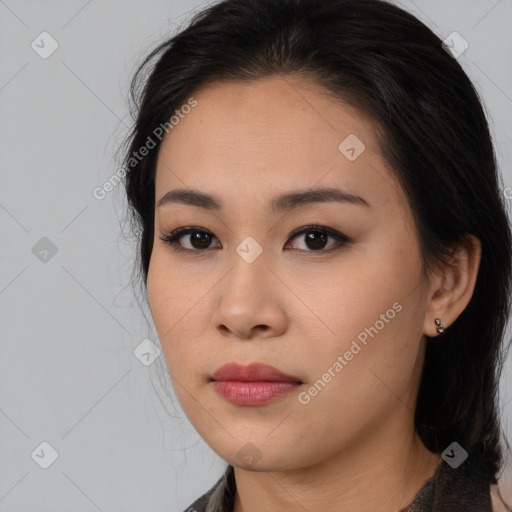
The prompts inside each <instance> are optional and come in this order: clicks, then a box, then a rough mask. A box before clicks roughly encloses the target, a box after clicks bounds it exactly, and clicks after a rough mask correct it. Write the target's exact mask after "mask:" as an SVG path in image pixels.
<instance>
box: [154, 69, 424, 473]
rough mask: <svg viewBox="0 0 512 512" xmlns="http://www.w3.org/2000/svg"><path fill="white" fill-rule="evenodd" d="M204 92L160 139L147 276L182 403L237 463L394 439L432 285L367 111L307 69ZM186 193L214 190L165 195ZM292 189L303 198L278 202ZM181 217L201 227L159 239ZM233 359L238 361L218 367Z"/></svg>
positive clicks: (300, 460)
mask: <svg viewBox="0 0 512 512" xmlns="http://www.w3.org/2000/svg"><path fill="white" fill-rule="evenodd" d="M194 98H195V100H196V101H197V105H196V106H195V107H194V108H193V109H191V111H190V112H189V113H188V114H187V115H186V116H183V118H182V119H181V120H180V122H179V124H177V125H175V126H174V127H173V129H172V130H170V131H169V133H168V134H167V135H166V137H165V138H164V140H163V142H162V146H161V148H160V151H159V155H158V163H157V172H156V183H155V187H156V188H155V192H156V205H155V239H154V246H153V252H152V256H151V261H150V266H149V272H148V280H147V289H148V297H149V302H150V308H151V312H152V316H153V319H154V322H155V326H156V329H157V333H158V336H159V339H160V343H161V346H162V349H163V354H164V357H165V360H166V363H167V367H168V370H169V373H170V376H171V379H172V382H173V385H174V389H175V391H176V394H177V397H178V399H179V401H180V404H181V406H182V407H183V409H184V411H185V413H186V415H187V416H188V418H189V420H190V421H191V423H192V424H193V426H194V427H195V428H196V430H197V431H198V433H199V434H200V435H201V436H202V437H203V438H204V440H205V441H206V442H207V443H208V444H209V445H210V446H211V447H212V448H213V450H214V451H216V453H217V454H218V455H219V456H220V457H222V458H223V459H224V460H226V461H227V462H228V463H230V464H232V465H234V466H238V467H244V468H253V469H260V470H265V471H266V470H286V469H293V468H301V467H306V466H310V465H314V464H318V463H320V462H321V461H324V460H327V459H329V458H330V457H333V456H334V455H335V454H337V453H340V452H341V451H343V450H349V449H354V448H355V447H360V448H361V449H363V447H364V446H368V447H369V446H370V445H372V446H373V448H375V447H376V446H377V445H378V444H379V443H380V445H381V446H382V445H384V444H385V445H386V446H387V447H388V448H389V447H390V443H393V442H397V441H393V439H397V438H398V436H397V435H396V432H397V430H396V429H397V428H398V429H409V428H410V427H411V425H412V421H413V419H412V418H413V411H414V401H415V399H416V394H417V388H418V383H419V377H420V371H421V366H422V357H423V349H424V341H425V339H424V337H423V324H424V319H425V311H426V305H425V302H426V299H425V297H426V296H427V293H426V292H427V288H426V286H427V285H426V283H425V281H424V279H423V274H422V267H421V257H420V250H419V244H418V237H417V232H416V229H415V226H414V222H413V215H412V212H411V209H410V208H409V206H408V205H407V202H406V199H405V195H404V193H403V191H402V190H401V188H400V187H399V185H398V182H397V180H396V178H395V177H394V175H393V173H392V170H391V169H390V168H389V167H388V165H387V163H386V162H385V161H384V160H383V158H382V157H381V155H380V152H379V147H378V145H377V142H376V138H375V135H374V133H373V125H372V122H371V120H369V119H367V118H365V117H363V116H362V115H361V113H359V112H358V111H356V110H354V109H352V108H351V107H349V106H348V105H346V104H344V103H343V102H341V101H340V100H339V99H335V98H333V97H332V96H330V95H328V94H327V93H326V92H325V91H324V90H323V89H322V88H320V86H318V85H315V84H314V83H313V82H310V81H308V80H307V79H305V78H303V77H302V78H301V77H297V76H295V77H294V76H287V77H286V79H284V78H270V79H264V80H259V81H256V82H252V83H250V84H247V83H246V84H237V83H232V82H216V83H214V84H210V85H208V86H207V87H205V88H203V89H201V90H199V91H198V92H197V93H195V94H194ZM178 189H184V190H185V191H186V192H189V193H190V192H191V191H192V190H193V191H195V192H199V193H201V194H208V195H209V196H213V197H214V199H215V202H212V201H208V202H204V201H203V202H201V201H199V200H198V199H197V196H195V199H194V201H192V200H191V198H192V196H191V195H189V196H188V200H187V196H186V195H185V194H181V195H179V196H176V195H175V197H174V200H171V199H172V198H169V196H167V199H168V200H167V201H163V203H162V204H161V205H159V204H158V203H159V202H160V200H161V199H162V198H164V196H166V194H168V193H169V192H172V191H176V190H178ZM320 189H330V191H331V193H330V194H325V193H324V194H321V193H318V194H316V195H315V194H311V193H312V192H313V191H318V190H320ZM335 191H338V192H337V194H336V193H334V192H335ZM293 193H299V194H302V193H308V194H309V195H308V194H306V195H305V196H303V197H302V200H301V201H299V202H297V201H294V197H295V199H297V197H299V196H293V195H291V196H289V197H288V198H285V199H282V200H281V201H279V198H280V197H281V196H288V195H290V194H293ZM217 203H218V204H217ZM214 204H215V205H216V206H215V207H214ZM179 228H193V229H191V230H190V231H189V232H183V231H182V232H181V233H180V232H178V233H177V234H175V235H176V236H174V237H173V242H172V243H169V242H168V241H163V240H162V239H165V238H166V237H168V235H169V234H170V233H172V232H173V231H175V230H177V229H179ZM227 363H237V364H238V365H241V367H242V368H238V369H239V370H240V371H241V373H239V374H238V375H236V374H231V375H230V374H225V375H224V376H219V375H218V374H217V379H216V380H212V378H213V377H214V374H215V373H216V371H217V370H218V369H219V368H220V367H222V366H223V365H225V364H227ZM251 363H261V364H264V365H270V366H272V367H274V368H275V369H277V370H279V371H280V372H283V373H284V374H286V375H287V376H289V377H291V379H290V380H292V381H293V383H291V382H288V381H287V380H286V379H284V378H283V377H282V376H281V377H280V376H278V375H277V374H276V373H272V372H270V373H266V372H265V371H263V372H260V373H258V372H257V371H255V372H250V371H249V370H247V369H246V368H245V367H246V366H247V365H250V364H251ZM244 370H245V371H244ZM267 370H268V369H267ZM247 379H249V380H252V381H253V382H247V381H246V380H247ZM399 431H401V432H405V431H406V430H399Z"/></svg>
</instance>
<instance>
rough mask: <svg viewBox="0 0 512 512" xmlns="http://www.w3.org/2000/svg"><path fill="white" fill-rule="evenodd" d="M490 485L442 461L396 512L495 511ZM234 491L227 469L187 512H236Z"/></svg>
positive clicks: (464, 468) (231, 471)
mask: <svg viewBox="0 0 512 512" xmlns="http://www.w3.org/2000/svg"><path fill="white" fill-rule="evenodd" d="M490 484H491V482H490V481H489V479H488V477H484V476H482V474H481V473H479V472H478V471H477V470H475V469H474V468H472V467H471V465H470V464H462V465H461V466H459V467H458V468H457V469H453V468H452V467H451V466H449V465H448V464H447V463H446V462H445V461H444V460H443V461H441V463H440V465H439V467H438V468H437V470H436V472H435V474H434V476H432V477H431V478H429V479H428V480H427V481H426V482H425V485H424V486H423V487H422V488H421V490H420V491H419V492H418V494H417V495H416V496H415V498H414V499H413V501H412V502H411V503H410V504H409V505H408V506H407V507H406V508H404V509H402V510H400V511H397V512H492V506H491V494H490ZM235 490H236V483H235V474H234V469H233V466H228V467H227V469H226V472H225V473H224V475H223V476H222V477H221V478H220V479H219V480H218V481H217V483H216V484H215V485H214V486H213V487H212V488H211V489H210V490H209V491H208V492H206V493H205V494H203V496H201V497H200V498H199V499H197V500H196V501H195V502H194V503H193V504H192V505H190V507H188V508H187V509H186V510H185V511H184V512H233V501H234V496H235ZM508 512H512V510H510V509H509V510H508Z"/></svg>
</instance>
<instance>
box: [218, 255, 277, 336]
mask: <svg viewBox="0 0 512 512" xmlns="http://www.w3.org/2000/svg"><path fill="white" fill-rule="evenodd" d="M248 261H250V259H247V260H246V259H244V258H243V257H242V256H239V254H235V255H234V257H233V265H232V267H231V269H230V271H229V272H228V274H227V275H226V277H225V278H224V279H223V280H222V282H221V283H220V284H219V286H218V291H217V293H218V298H217V301H216V307H215V310H214V312H213V315H212V322H213V327H214V329H216V330H217V332H218V333H219V334H221V335H222V336H224V337H226V338H230V337H231V338H237V339H244V340H247V339H253V338H255V337H256V338H270V337H274V336H279V335H281V334H282V333H283V332H284V331H285V330H286V322H287V318H286V312H285V307H284V301H285V300H286V288H285V287H284V286H283V284H282V283H281V281H280V280H279V278H278V276H277V275H276V273H275V271H274V270H273V269H272V268H271V267H270V266H269V265H268V261H267V258H266V257H265V251H263V253H261V255H260V256H258V257H257V258H256V259H255V260H253V261H252V262H250V263H249V262H248Z"/></svg>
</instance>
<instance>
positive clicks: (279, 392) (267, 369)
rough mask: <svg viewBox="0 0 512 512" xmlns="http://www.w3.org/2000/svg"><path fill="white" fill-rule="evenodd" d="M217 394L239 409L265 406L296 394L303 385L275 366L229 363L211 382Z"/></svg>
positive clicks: (215, 374) (218, 371)
mask: <svg viewBox="0 0 512 512" xmlns="http://www.w3.org/2000/svg"><path fill="white" fill-rule="evenodd" d="M210 382H211V384H212V386H213V387H214V389H215V391H216V392H217V393H219V394H220V395H221V396H222V397H223V398H225V399H226V400H228V401H229V402H231V403H233V404H236V405H249V406H250V405H252V406H255V405H263V404H266V403H268V402H273V401H274V400H277V399H278V398H281V397H284V396H287V395H289V394H290V393H292V392H293V391H295V390H296V389H297V388H298V387H299V386H301V385H302V384H303V382H302V381H301V380H300V379H299V378H297V377H294V376H292V375H288V374H286V373H284V372H282V371H281V370H278V369H277V368H274V367H273V366H269V365H266V364H261V363H252V364H250V365H248V366H242V365H239V364H237V363H228V364H225V365H223V366H221V367H220V368H219V369H218V370H217V371H216V372H215V373H214V374H213V375H212V377H211V378H210Z"/></svg>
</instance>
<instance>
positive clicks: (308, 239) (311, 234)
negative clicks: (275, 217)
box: [160, 224, 351, 255]
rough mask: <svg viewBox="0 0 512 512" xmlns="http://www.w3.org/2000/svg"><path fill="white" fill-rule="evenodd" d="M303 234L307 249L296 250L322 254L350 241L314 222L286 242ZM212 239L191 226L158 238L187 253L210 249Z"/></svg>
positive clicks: (200, 229)
mask: <svg viewBox="0 0 512 512" xmlns="http://www.w3.org/2000/svg"><path fill="white" fill-rule="evenodd" d="M190 235H192V236H191V237H190V238H189V239H188V245H189V247H183V246H182V245H181V244H180V243H179V241H180V239H181V238H184V237H187V236H190ZM303 235H306V236H305V239H304V243H305V245H306V247H307V249H300V248H299V249H297V250H301V251H305V252H321V253H322V254H325V253H330V252H333V251H334V250H337V249H339V248H340V247H341V246H343V245H345V244H347V243H349V242H350V241H351V240H350V239H349V238H348V237H347V236H346V235H344V234H343V233H340V232H339V231H336V230H334V229H331V228H327V227H324V226H319V225H318V224H314V225H311V226H304V227H302V228H299V229H296V230H295V231H293V233H291V234H290V236H289V238H288V242H289V241H290V240H293V239H294V238H298V237H299V236H303ZM329 238H332V239H333V240H334V243H332V244H331V245H330V246H328V248H327V249H325V245H326V244H327V241H328V239H329ZM213 239H215V240H217V237H215V236H214V235H213V234H212V233H211V232H210V231H208V230H205V229H202V228H198V227H193V226H190V227H182V228H178V229H175V230H174V231H172V232H171V233H169V234H168V235H167V236H165V237H161V238H160V240H162V242H164V243H166V244H168V245H170V246H172V248H173V249H174V250H175V251H176V252H184V253H189V254H190V253H195V254H194V255H201V254H204V253H205V252H206V251H210V250H212V247H209V245H210V244H211V242H212V240H213ZM288 242H287V245H288ZM333 246H334V247H333ZM308 249H310V250H308Z"/></svg>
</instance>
